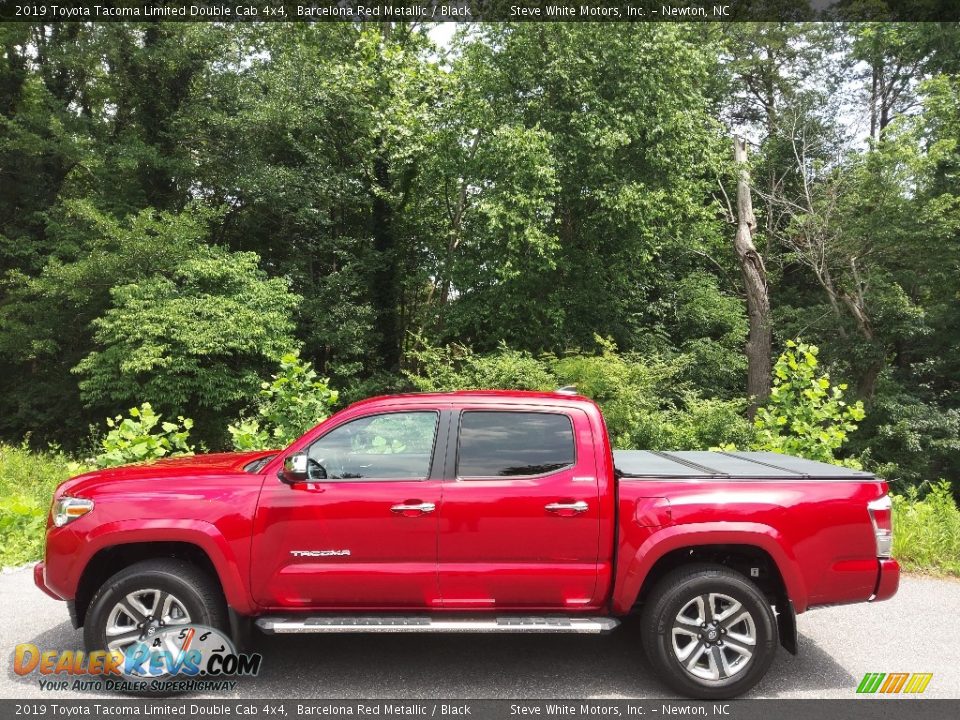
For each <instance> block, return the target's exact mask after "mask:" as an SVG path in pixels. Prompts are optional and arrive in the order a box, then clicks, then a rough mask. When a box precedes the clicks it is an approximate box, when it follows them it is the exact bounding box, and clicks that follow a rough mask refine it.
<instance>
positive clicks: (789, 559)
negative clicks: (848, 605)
mask: <svg viewBox="0 0 960 720" xmlns="http://www.w3.org/2000/svg"><path fill="white" fill-rule="evenodd" d="M702 545H750V546H753V547H757V548H760V549H761V550H764V551H765V552H766V553H767V554H768V555H769V556H770V557H771V558H773V561H774V563H776V565H777V569H778V570H779V571H780V576H781V577H782V578H783V582H784V585H785V586H786V589H787V595H788V597H789V599H790V600H792V601H793V605H794V607H795V609H796V611H797V612H798V613H799V612H803V611H804V610H806V609H807V589H806V584H805V583H804V580H803V576H802V574H801V572H800V567H799V564H798V563H797V561H796V558H795V557H794V556H793V553H792V551H791V550H790V546H789V545H788V544H787V543H785V542H784V540H783V538H782V537H781V535H780V534H779V533H778V532H777V531H776V530H775V529H774V528H772V527H770V526H769V525H763V524H761V523H751V522H713V523H692V524H687V525H671V526H668V527H663V528H660V529H658V530H656V531H654V532H653V533H651V534H650V535H649V536H648V537H647V538H646V540H645V541H644V542H643V543H642V544H641V545H640V546H639V547H638V548H637V550H636V552H635V553H632V554H631V555H630V556H627V557H624V556H621V558H620V567H619V568H618V570H617V579H616V583H615V585H614V590H613V598H612V603H611V605H612V610H613V613H614V614H615V615H626V614H627V613H629V612H630V610H631V608H632V607H633V605H634V603H635V602H636V600H637V596H638V595H639V594H640V590H641V588H642V587H643V583H644V581H645V580H646V578H647V576H648V574H649V573H650V570H651V569H652V568H653V566H654V565H655V564H656V563H657V561H658V560H659V559H660V558H662V557H663V556H664V555H666V554H667V553H669V552H672V551H674V550H680V549H682V548H688V547H695V546H702Z"/></svg>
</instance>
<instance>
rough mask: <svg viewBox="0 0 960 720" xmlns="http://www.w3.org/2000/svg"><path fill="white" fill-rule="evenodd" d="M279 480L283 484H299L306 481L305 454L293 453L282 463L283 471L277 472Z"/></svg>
mask: <svg viewBox="0 0 960 720" xmlns="http://www.w3.org/2000/svg"><path fill="white" fill-rule="evenodd" d="M279 476H280V479H281V480H283V481H284V482H285V483H290V484H291V485H292V484H293V483H301V482H306V481H307V454H306V453H294V454H293V455H289V456H288V457H287V458H286V459H285V460H284V461H283V470H281V471H280V472H279Z"/></svg>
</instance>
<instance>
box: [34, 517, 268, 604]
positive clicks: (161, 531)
mask: <svg viewBox="0 0 960 720" xmlns="http://www.w3.org/2000/svg"><path fill="white" fill-rule="evenodd" d="M68 528H70V529H72V528H71V527H70V526H68ZM65 529H67V528H65ZM149 542H183V543H189V544H191V545H195V546H197V547H199V548H200V549H201V550H203V552H205V553H206V555H207V557H209V558H210V561H211V563H212V564H213V567H214V569H215V570H216V572H217V575H218V577H219V580H220V584H221V586H222V588H223V594H224V596H225V598H226V600H227V604H228V605H229V606H230V607H232V608H233V609H234V610H236V611H237V612H240V613H244V614H250V613H252V612H253V611H254V610H255V608H256V604H255V603H254V602H253V599H252V598H251V597H250V594H249V592H248V590H247V586H246V584H245V583H244V580H243V578H244V571H243V569H242V568H241V565H240V563H239V562H238V560H237V558H236V555H235V553H234V551H233V548H231V546H230V543H229V542H228V541H227V539H226V538H225V537H224V536H223V535H222V534H221V533H220V531H219V530H218V529H217V527H216V526H215V525H213V524H212V523H209V522H206V521H203V520H188V519H156V518H155V519H140V520H118V521H113V522H108V523H103V524H101V525H97V526H96V527H93V528H91V529H89V530H88V531H87V532H85V533H83V534H82V535H81V534H80V533H78V532H67V533H63V532H61V533H58V534H57V537H56V539H55V540H54V539H53V538H50V539H49V540H48V544H47V561H46V573H45V576H46V584H47V586H48V587H49V588H50V589H51V590H53V591H54V592H55V593H56V594H57V595H59V596H60V597H63V598H66V599H71V598H74V597H75V596H76V591H77V586H78V585H79V582H80V578H81V576H82V575H83V571H84V569H85V568H86V567H87V565H88V564H89V562H90V560H91V559H92V558H93V557H94V555H96V554H97V553H98V552H99V551H100V550H103V549H105V548H108V547H114V546H116V545H129V544H131V543H149Z"/></svg>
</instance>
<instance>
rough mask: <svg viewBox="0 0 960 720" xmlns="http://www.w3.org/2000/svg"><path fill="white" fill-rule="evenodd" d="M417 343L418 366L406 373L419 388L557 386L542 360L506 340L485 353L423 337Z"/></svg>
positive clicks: (416, 357)
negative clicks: (512, 347)
mask: <svg viewBox="0 0 960 720" xmlns="http://www.w3.org/2000/svg"><path fill="white" fill-rule="evenodd" d="M417 343H418V346H419V347H418V349H416V350H413V351H411V353H410V355H411V357H412V358H413V359H414V361H415V364H416V365H415V366H416V368H417V370H416V371H415V372H414V371H406V372H405V376H406V377H407V379H408V380H409V382H410V383H411V384H412V385H413V387H414V388H415V389H416V390H418V391H420V392H447V391H450V390H483V389H499V390H553V389H555V388H556V385H555V382H556V381H555V379H554V378H553V377H552V375H551V374H550V372H549V371H548V370H547V369H546V368H545V367H544V364H543V363H542V362H541V361H540V360H537V359H536V358H534V357H533V356H532V355H530V353H527V352H522V351H518V350H511V349H510V348H508V347H507V346H506V345H505V344H501V346H500V349H499V350H498V351H497V352H495V353H490V354H486V355H484V354H476V353H474V351H473V350H472V349H471V348H469V347H467V346H465V345H459V344H451V345H447V346H445V347H435V346H433V345H431V344H430V343H429V341H427V340H425V339H424V338H417Z"/></svg>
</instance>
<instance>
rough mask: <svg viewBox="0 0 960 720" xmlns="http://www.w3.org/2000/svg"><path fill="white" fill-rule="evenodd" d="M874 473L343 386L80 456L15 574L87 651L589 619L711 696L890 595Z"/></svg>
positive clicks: (885, 529)
mask: <svg viewBox="0 0 960 720" xmlns="http://www.w3.org/2000/svg"><path fill="white" fill-rule="evenodd" d="M891 544H892V526H891V509H890V500H889V498H888V496H887V486H886V484H885V483H884V482H883V481H882V480H879V479H877V478H876V477H874V476H872V475H870V474H869V473H865V472H858V471H854V470H850V469H847V468H842V467H835V466H832V465H826V464H823V463H817V462H812V461H809V460H802V459H799V458H794V457H790V456H786V455H777V454H773V453H756V452H749V453H747V452H736V453H733V452H731V453H719V452H671V453H666V452H646V451H622V452H621V451H616V452H611V446H610V441H609V439H608V437H607V431H606V426H605V424H604V420H603V416H602V415H601V412H600V409H599V408H598V407H597V406H596V405H595V404H594V403H593V402H592V401H590V400H588V399H586V398H583V397H578V396H575V395H572V394H567V393H564V392H557V393H528V392H501V391H489V392H457V393H449V394H420V395H398V396H391V397H381V398H374V399H371V400H366V401H363V402H359V403H356V404H354V405H351V406H350V407H348V408H346V409H345V410H343V411H341V412H339V413H337V414H336V415H334V416H333V417H331V418H329V419H328V420H326V421H325V422H323V423H321V424H320V425H318V426H317V427H316V428H314V429H313V430H311V431H310V432H308V433H307V434H305V435H304V436H303V437H302V438H300V439H299V440H297V441H296V442H294V443H293V444H292V445H291V446H290V447H288V448H287V449H286V450H283V451H280V452H277V451H272V452H253V453H250V452H247V453H230V454H217V455H206V456H195V457H184V458H176V459H169V460H163V461H158V462H153V463H145V464H140V465H133V466H128V467H122V468H115V469H110V470H101V471H97V472H92V473H88V474H86V475H81V476H79V477H76V478H73V479H71V480H68V481H67V482H65V483H63V484H62V485H61V486H60V487H59V488H58V489H57V492H56V494H55V496H54V500H53V507H52V510H51V514H50V519H49V523H48V531H47V546H46V557H45V560H44V562H41V563H39V564H38V565H37V566H36V570H35V579H36V583H37V585H38V586H39V587H40V588H41V589H42V590H44V591H45V592H47V593H48V594H49V595H51V596H53V597H55V598H58V599H64V600H67V601H68V603H69V608H70V615H71V619H72V621H73V623H74V625H75V626H76V627H80V626H83V627H84V639H85V643H86V645H87V646H88V649H90V650H94V649H121V650H122V649H123V648H124V647H125V646H129V645H130V644H133V643H136V642H138V640H142V639H143V638H144V637H146V636H147V635H148V634H152V633H154V632H156V631H157V630H158V628H161V627H162V626H164V625H167V624H178V623H188V622H189V623H197V624H203V625H208V626H213V627H218V628H223V629H224V631H225V632H226V631H229V632H232V633H233V635H234V637H240V636H245V635H246V633H247V632H249V629H250V628H251V625H254V624H255V625H256V627H258V628H259V629H260V630H261V631H263V632H267V633H328V632H338V633H339V632H385V631H386V632H447V631H453V632H456V631H461V632H462V631H468V632H583V633H596V632H606V631H609V630H612V629H613V628H615V627H616V626H617V625H618V624H619V623H620V620H621V619H622V618H624V617H625V616H628V615H631V614H635V613H636V614H639V615H640V618H641V619H640V622H639V624H638V626H639V637H638V644H640V645H642V646H643V648H644V651H645V652H646V654H647V656H648V657H649V659H650V662H651V664H652V665H653V667H654V668H656V670H657V671H658V672H659V673H661V675H662V677H663V679H664V680H665V681H666V682H667V683H668V684H669V685H671V686H672V687H673V688H674V689H676V690H677V691H679V692H681V693H683V694H685V695H688V696H693V697H697V698H726V697H733V696H735V695H738V694H740V693H743V692H744V691H746V690H748V689H749V688H751V687H752V686H754V685H755V684H756V683H757V682H758V681H759V680H760V679H761V678H762V677H763V675H764V674H765V672H766V671H767V669H768V667H769V666H770V663H771V661H772V660H773V656H774V653H775V651H776V648H777V646H778V645H783V646H784V647H785V648H786V649H787V650H788V651H790V652H794V653H795V652H796V650H797V631H796V625H795V614H796V613H802V612H805V611H806V610H808V609H810V608H811V607H815V606H818V605H832V604H837V603H854V602H867V601H875V600H884V599H886V598H889V597H891V596H892V595H893V594H894V593H895V592H896V590H897V585H898V582H899V566H898V565H897V562H896V560H894V559H893V558H892V557H891Z"/></svg>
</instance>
